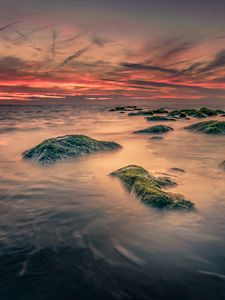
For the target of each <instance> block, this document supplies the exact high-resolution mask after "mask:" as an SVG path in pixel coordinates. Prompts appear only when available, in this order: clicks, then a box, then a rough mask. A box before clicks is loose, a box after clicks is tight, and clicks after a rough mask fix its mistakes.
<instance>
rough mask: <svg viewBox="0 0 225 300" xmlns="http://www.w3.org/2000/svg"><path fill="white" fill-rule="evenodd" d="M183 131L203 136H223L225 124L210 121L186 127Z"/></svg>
mask: <svg viewBox="0 0 225 300" xmlns="http://www.w3.org/2000/svg"><path fill="white" fill-rule="evenodd" d="M185 129H187V130H189V131H194V132H199V133H204V134H212V135H213V134H215V135H225V122H220V121H215V120H214V121H213V120H211V121H206V122H201V123H196V124H193V125H190V126H186V127H185Z"/></svg>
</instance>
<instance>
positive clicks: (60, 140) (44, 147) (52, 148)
mask: <svg viewBox="0 0 225 300" xmlns="http://www.w3.org/2000/svg"><path fill="white" fill-rule="evenodd" d="M119 148H121V146H120V145H119V144H117V143H115V142H108V141H98V140H95V139H92V138H90V137H88V136H85V135H65V136H59V137H56V138H51V139H48V140H45V141H43V142H42V143H40V144H39V145H37V146H35V147H33V148H31V149H29V150H27V151H25V152H24V153H23V154H22V155H23V158H24V159H31V160H35V161H37V162H39V163H41V164H51V163H54V162H56V161H59V160H67V159H70V158H72V157H79V156H83V155H86V154H90V153H95V152H100V151H109V150H115V149H119Z"/></svg>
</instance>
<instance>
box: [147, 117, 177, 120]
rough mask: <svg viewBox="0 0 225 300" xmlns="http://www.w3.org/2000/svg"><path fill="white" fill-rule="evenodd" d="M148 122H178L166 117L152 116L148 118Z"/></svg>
mask: <svg viewBox="0 0 225 300" xmlns="http://www.w3.org/2000/svg"><path fill="white" fill-rule="evenodd" d="M146 120H147V121H176V119H174V118H171V117H166V116H152V117H146Z"/></svg>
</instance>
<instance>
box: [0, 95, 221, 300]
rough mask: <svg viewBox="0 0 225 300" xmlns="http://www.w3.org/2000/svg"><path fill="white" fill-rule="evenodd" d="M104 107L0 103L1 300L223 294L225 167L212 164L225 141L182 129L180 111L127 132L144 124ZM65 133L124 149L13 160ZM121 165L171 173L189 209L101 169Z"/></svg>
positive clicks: (215, 298) (214, 296) (174, 105)
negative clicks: (43, 161)
mask: <svg viewBox="0 0 225 300" xmlns="http://www.w3.org/2000/svg"><path fill="white" fill-rule="evenodd" d="M135 104H137V103H135ZM202 104H203V103H197V102H196V103H195V105H193V104H192V103H186V104H185V105H183V106H182V107H192V106H195V107H196V106H201V105H202ZM111 105H112V104H111ZM145 106H147V107H149V108H156V107H157V108H158V107H160V106H165V107H167V108H170V109H174V108H177V107H179V106H180V107H181V104H179V103H176V102H175V101H174V103H171V104H165V102H163V103H161V104H160V103H158V102H153V103H151V102H150V103H148V104H146V103H145ZM109 107H110V104H107V105H106V104H105V103H104V104H101V105H95V104H94V103H93V102H89V103H88V104H86V105H85V104H80V105H75V104H74V105H69V104H68V105H63V106H57V105H54V106H53V105H50V106H44V105H43V106H41V105H40V106H0V172H1V173H0V299H1V300H27V299H29V300H31V299H32V300H36V299H38V300H40V299H41V300H50V299H56V300H58V299H60V300H61V299H65V300H70V299H79V300H81V299H91V300H93V299H106V300H107V299H135V300H136V299H156V300H158V299H167V300H168V299H175V300H180V299H198V300H199V299H204V300H205V299H210V300H211V299H212V300H219V299H225V184H224V181H225V172H223V171H222V170H220V169H219V168H218V164H219V163H220V162H221V161H223V160H224V159H225V153H224V150H225V138H224V137H221V136H220V137H219V136H218V137H216V136H204V135H201V134H196V133H190V132H188V131H185V130H184V129H183V127H184V126H186V125H188V124H191V123H193V122H198V121H196V120H190V121H187V120H179V121H177V122H169V123H168V122H167V123H166V124H167V125H171V126H172V127H174V129H175V131H174V132H171V133H168V134H166V135H165V137H164V140H160V141H153V140H150V136H148V135H134V134H132V131H134V130H138V129H143V128H145V127H147V126H150V125H152V123H150V122H148V123H147V122H146V120H145V119H144V118H143V117H127V114H120V113H113V112H111V113H110V112H108V110H107V108H109ZM211 107H216V108H223V109H224V108H225V103H224V102H218V103H214V105H211ZM211 119H212V118H211ZM221 119H222V117H221ZM154 124H157V123H156V122H154ZM65 134H86V135H89V136H91V137H93V138H97V139H101V140H109V141H110V140H112V141H116V142H118V143H120V144H121V145H122V146H123V149H122V150H119V151H114V152H107V153H99V154H94V155H88V156H85V157H82V158H78V159H72V160H70V161H67V162H60V163H57V164H55V165H53V166H40V165H38V164H36V163H34V162H28V161H23V160H22V159H21V153H22V152H23V151H25V150H26V149H28V148H30V147H32V146H34V145H36V144H38V143H39V142H41V141H42V140H44V139H46V138H49V137H55V136H60V135H65ZM128 164H138V165H141V166H143V167H144V168H146V169H147V170H149V171H151V172H152V173H153V174H155V175H162V174H168V175H170V176H172V177H173V178H174V179H175V180H176V181H177V182H178V186H177V187H175V188H172V189H170V190H171V192H175V193H181V194H183V195H184V196H185V197H186V198H187V199H189V200H191V201H193V202H194V203H195V206H196V209H195V210H194V211H191V212H181V211H167V210H158V209H153V208H151V207H148V206H146V205H143V204H142V203H140V202H139V201H138V200H137V199H136V198H135V197H134V196H133V195H132V194H129V193H128V192H127V191H126V190H125V189H124V187H123V186H122V185H121V183H120V182H119V180H118V179H117V178H112V177H111V176H109V175H108V174H109V173H110V172H112V171H114V170H116V169H118V168H120V167H123V166H126V165H128ZM172 167H178V168H182V169H184V170H185V171H186V172H185V173H172V172H171V171H170V170H169V169H170V168H172Z"/></svg>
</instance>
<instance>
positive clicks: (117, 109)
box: [115, 106, 125, 111]
mask: <svg viewBox="0 0 225 300" xmlns="http://www.w3.org/2000/svg"><path fill="white" fill-rule="evenodd" d="M115 110H116V111H121V110H125V107H124V106H116V107H115Z"/></svg>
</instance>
